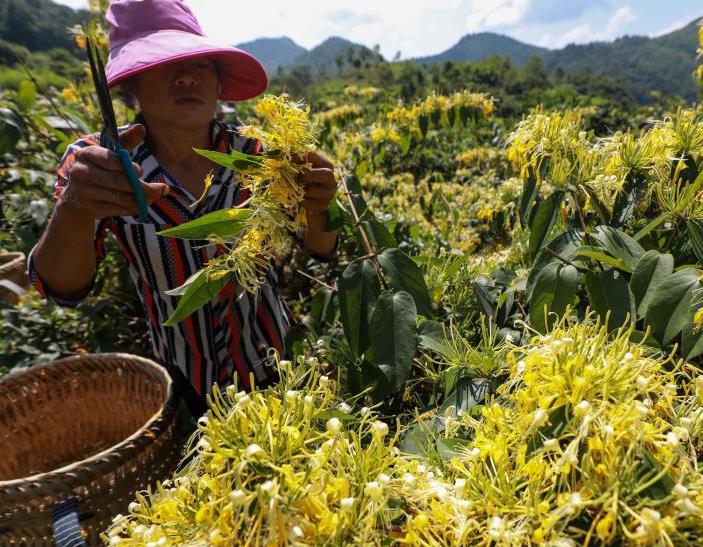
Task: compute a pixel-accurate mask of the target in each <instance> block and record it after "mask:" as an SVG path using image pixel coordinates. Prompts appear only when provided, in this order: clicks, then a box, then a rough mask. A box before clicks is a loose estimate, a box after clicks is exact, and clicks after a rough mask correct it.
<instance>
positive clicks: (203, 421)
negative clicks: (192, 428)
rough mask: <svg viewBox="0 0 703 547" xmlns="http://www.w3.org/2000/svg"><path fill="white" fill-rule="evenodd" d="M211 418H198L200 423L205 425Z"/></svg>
mask: <svg viewBox="0 0 703 547" xmlns="http://www.w3.org/2000/svg"><path fill="white" fill-rule="evenodd" d="M208 422H209V420H208V417H207V416H200V418H198V425H200V426H203V427H205V426H206V425H207V424H208Z"/></svg>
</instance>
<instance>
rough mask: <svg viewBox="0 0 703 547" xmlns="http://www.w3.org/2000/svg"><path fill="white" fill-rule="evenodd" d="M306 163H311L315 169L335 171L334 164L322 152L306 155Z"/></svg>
mask: <svg viewBox="0 0 703 547" xmlns="http://www.w3.org/2000/svg"><path fill="white" fill-rule="evenodd" d="M305 163H311V164H312V166H313V167H320V168H323V169H330V170H331V169H334V164H333V163H332V162H331V161H330V160H329V158H328V157H327V156H325V155H324V154H323V153H322V152H319V151H314V152H308V153H307V154H305Z"/></svg>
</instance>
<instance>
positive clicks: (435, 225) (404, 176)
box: [361, 172, 520, 253]
mask: <svg viewBox="0 0 703 547" xmlns="http://www.w3.org/2000/svg"><path fill="white" fill-rule="evenodd" d="M460 174H461V172H457V175H460ZM466 175H467V176H468V173H467V174H466ZM361 182H362V187H363V188H364V190H365V191H366V192H367V196H368V199H367V201H368V203H369V206H370V207H371V208H372V209H373V210H379V211H382V212H383V213H386V214H390V215H392V216H393V217H394V218H396V219H399V220H402V221H404V222H409V223H410V224H412V225H413V226H415V229H416V230H417V234H416V235H417V237H418V238H419V239H421V240H425V241H426V245H428V247H427V248H426V252H432V251H433V250H436V249H434V248H433V246H435V245H440V246H448V247H449V248H451V249H454V251H455V252H457V253H471V252H473V251H475V250H476V249H477V248H478V247H479V246H480V245H481V243H482V236H483V235H485V234H486V233H488V232H491V231H493V230H494V227H493V226H492V224H491V222H492V221H493V219H494V217H495V215H496V214H497V213H498V212H499V211H504V212H506V213H507V212H509V211H510V210H511V208H512V204H513V202H514V201H515V200H516V199H517V196H518V195H519V191H520V187H519V181H517V180H516V179H507V180H505V181H502V182H500V183H496V181H495V180H494V179H493V178H492V177H473V178H472V180H471V182H470V183H464V182H460V181H458V180H448V181H444V180H439V181H431V180H430V179H424V180H421V181H417V180H416V178H415V176H414V175H413V174H412V173H399V174H396V175H392V176H390V177H387V176H385V175H384V174H382V173H380V172H376V173H367V174H366V175H365V176H364V178H363V179H362V181H361ZM458 211H462V214H461V216H457V212H458ZM506 220H507V217H506ZM477 221H478V222H477Z"/></svg>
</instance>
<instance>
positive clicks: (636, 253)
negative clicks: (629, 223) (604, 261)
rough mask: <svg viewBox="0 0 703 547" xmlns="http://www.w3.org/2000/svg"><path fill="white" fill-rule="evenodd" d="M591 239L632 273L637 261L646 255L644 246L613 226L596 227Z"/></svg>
mask: <svg viewBox="0 0 703 547" xmlns="http://www.w3.org/2000/svg"><path fill="white" fill-rule="evenodd" d="M591 237H592V238H593V239H595V240H596V241H597V242H598V244H599V246H600V247H601V248H602V249H603V250H604V251H607V252H608V253H610V254H611V255H612V256H614V257H615V258H619V259H620V260H622V261H623V262H624V263H625V265H626V266H627V267H628V268H629V269H630V271H632V270H633V269H634V267H635V265H636V264H637V261H638V260H639V259H640V257H641V256H642V255H643V254H644V249H643V248H642V245H640V244H639V243H637V241H636V240H635V239H633V238H632V237H630V236H629V235H627V234H626V233H625V232H623V231H622V230H618V229H617V228H613V227H612V226H598V227H596V229H595V231H594V232H593V233H592V234H591Z"/></svg>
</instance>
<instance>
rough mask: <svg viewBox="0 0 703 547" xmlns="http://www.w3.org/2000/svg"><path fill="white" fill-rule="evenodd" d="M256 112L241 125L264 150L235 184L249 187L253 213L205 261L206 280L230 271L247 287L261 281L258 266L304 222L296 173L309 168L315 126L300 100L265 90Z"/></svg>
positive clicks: (301, 187) (285, 242) (272, 254)
mask: <svg viewBox="0 0 703 547" xmlns="http://www.w3.org/2000/svg"><path fill="white" fill-rule="evenodd" d="M255 112H256V114H257V115H258V116H259V117H260V118H261V119H262V120H263V123H262V125H261V126H254V125H251V126H244V127H242V128H241V130H240V132H241V134H242V135H243V136H245V137H251V138H255V139H258V140H259V141H261V143H262V144H263V146H264V148H265V150H266V152H265V153H264V155H263V156H262V157H261V158H260V161H259V162H255V163H251V164H250V165H249V166H248V167H246V168H245V169H243V170H242V171H240V172H239V181H240V183H241V184H242V185H244V186H245V187H247V188H249V190H250V191H251V195H250V197H249V199H248V200H247V202H246V207H247V208H248V209H250V210H251V211H252V214H251V216H249V217H248V218H246V220H245V221H244V223H245V228H244V230H243V231H242V233H241V236H240V237H239V238H238V240H237V242H236V243H235V244H234V245H233V246H231V247H230V248H229V250H228V252H227V253H226V254H223V255H220V256H218V257H217V258H215V259H213V260H211V261H210V263H209V264H208V266H207V269H208V278H209V279H210V280H216V279H219V278H221V277H223V276H225V275H227V274H228V273H229V272H232V273H234V274H235V276H236V278H237V281H238V283H239V284H240V285H241V286H242V287H243V288H244V289H245V290H248V291H255V290H256V289H257V288H258V287H259V286H260V284H261V282H262V276H263V271H262V269H263V268H265V266H266V264H267V262H268V261H269V260H270V259H272V258H273V257H274V256H275V255H276V254H278V253H280V252H281V251H283V250H284V249H285V248H286V246H287V245H288V240H289V233H290V232H291V231H293V230H300V229H302V228H304V227H305V225H306V224H307V218H306V216H305V209H302V208H300V203H301V201H302V199H303V197H304V195H305V190H304V188H303V186H302V185H301V184H300V183H299V182H298V181H297V177H298V176H299V174H300V173H301V172H302V171H303V170H304V169H306V168H307V167H308V164H306V163H305V158H306V154H307V153H309V152H311V151H312V150H314V147H315V143H316V138H317V125H316V123H315V122H314V121H313V120H311V118H310V116H309V108H307V107H305V106H303V105H302V104H301V103H295V102H292V101H290V100H288V99H287V98H285V97H282V96H273V95H268V96H265V97H263V98H262V99H261V100H259V101H258V102H257V104H256V106H255ZM207 186H208V184H207V183H206V188H205V192H207ZM217 242H218V243H221V244H224V242H222V241H217Z"/></svg>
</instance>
